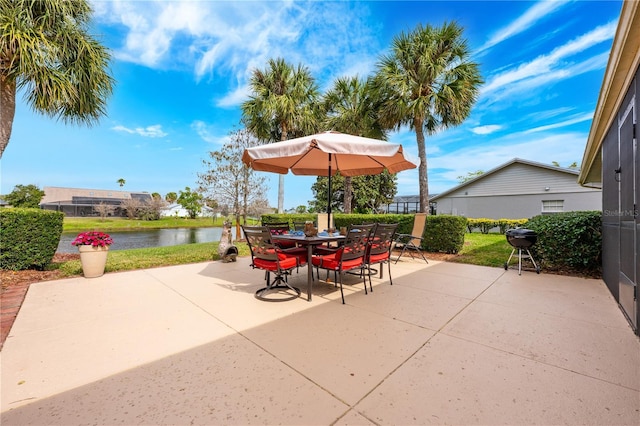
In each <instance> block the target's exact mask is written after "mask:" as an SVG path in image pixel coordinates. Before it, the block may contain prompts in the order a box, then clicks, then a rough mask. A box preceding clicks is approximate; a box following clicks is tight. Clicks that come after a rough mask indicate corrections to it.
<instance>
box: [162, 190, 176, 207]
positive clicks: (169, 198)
mask: <svg viewBox="0 0 640 426" xmlns="http://www.w3.org/2000/svg"><path fill="white" fill-rule="evenodd" d="M164 199H165V200H167V203H169V204H173V203H175V202H176V200H177V199H178V194H176V193H175V192H167V195H165V196H164Z"/></svg>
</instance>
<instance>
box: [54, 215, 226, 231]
mask: <svg viewBox="0 0 640 426" xmlns="http://www.w3.org/2000/svg"><path fill="white" fill-rule="evenodd" d="M224 220H225V218H224V217H218V218H211V217H198V218H195V219H185V218H181V217H163V218H161V219H159V220H139V219H127V218H124V217H108V218H105V219H100V218H99V217H65V218H64V222H63V224H62V232H74V231H75V232H81V231H92V230H96V231H103V232H109V231H137V230H141V229H160V228H207V227H213V226H222V225H223V222H224Z"/></svg>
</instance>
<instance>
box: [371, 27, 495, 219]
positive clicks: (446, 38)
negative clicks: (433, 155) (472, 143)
mask: <svg viewBox="0 0 640 426" xmlns="http://www.w3.org/2000/svg"><path fill="white" fill-rule="evenodd" d="M462 32H463V29H462V28H461V27H459V26H458V25H457V24H456V23H455V22H451V23H445V24H444V25H443V26H442V27H439V28H437V27H433V26H430V25H427V26H424V27H423V26H422V25H418V26H417V27H416V29H415V30H413V31H412V32H409V33H401V34H400V35H398V36H396V37H395V38H394V39H393V43H392V52H391V54H389V55H386V56H383V57H382V59H381V61H380V63H379V64H378V71H377V74H376V87H377V89H378V90H379V91H380V93H381V95H382V96H383V99H384V101H383V103H382V108H381V110H380V114H381V119H382V121H383V124H385V125H388V126H392V127H395V128H397V129H399V128H400V127H402V126H403V125H408V126H409V128H411V129H413V130H414V131H415V132H416V142H417V145H418V155H419V157H420V167H419V168H418V176H419V185H420V211H421V212H424V213H427V212H428V210H429V181H428V177H427V151H426V147H425V138H424V132H425V131H426V132H427V134H429V135H432V134H434V133H436V132H438V131H440V130H444V129H446V128H448V127H451V126H456V125H458V124H460V123H462V122H463V121H464V120H465V119H466V118H467V116H468V115H469V113H470V112H471V107H472V106H473V104H474V103H475V101H476V99H477V97H478V88H479V86H480V85H481V84H482V83H483V80H482V77H481V76H480V71H479V66H478V64H477V63H475V62H472V61H471V60H470V59H469V56H470V54H469V49H468V47H467V42H466V40H465V39H463V38H462Z"/></svg>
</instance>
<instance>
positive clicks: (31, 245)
mask: <svg viewBox="0 0 640 426" xmlns="http://www.w3.org/2000/svg"><path fill="white" fill-rule="evenodd" d="M63 218H64V214H63V213H61V212H54V211H50V210H40V209H19V208H2V209H0V232H1V233H2V235H1V236H0V269H9V270H14V271H18V270H23V269H40V270H41V269H44V268H45V267H46V266H47V265H48V264H49V263H51V260H52V259H53V255H54V254H56V250H57V248H58V244H59V243H60V235H61V234H62V222H63Z"/></svg>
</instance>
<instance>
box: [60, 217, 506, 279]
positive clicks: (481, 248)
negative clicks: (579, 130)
mask: <svg viewBox="0 0 640 426" xmlns="http://www.w3.org/2000/svg"><path fill="white" fill-rule="evenodd" d="M208 220H211V219H208ZM218 244H219V243H217V242H215V243H196V244H183V245H177V246H167V247H152V248H141V249H129V250H112V251H110V252H109V256H108V258H107V266H106V268H105V272H120V271H132V270H135V269H146V268H156V267H159V266H172V265H182V264H187V263H198V262H208V261H211V260H219V256H218ZM235 245H236V247H237V248H238V252H239V254H238V255H239V256H249V255H250V253H249V247H248V246H247V245H246V244H245V243H243V242H236V243H235ZM509 253H511V246H510V245H509V243H507V240H506V238H505V237H504V235H502V234H480V233H471V234H465V243H464V247H463V249H462V250H461V251H460V253H458V255H456V256H453V257H452V258H451V259H449V261H450V262H459V263H468V264H472V265H481V266H493V267H502V266H503V265H504V262H505V261H506V260H507V258H508V257H509ZM427 257H428V254H427ZM52 266H53V267H54V268H56V269H59V270H60V271H61V273H62V275H63V276H65V277H68V276H76V275H82V267H81V265H80V261H79V260H70V261H67V262H62V263H58V264H55V265H52Z"/></svg>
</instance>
